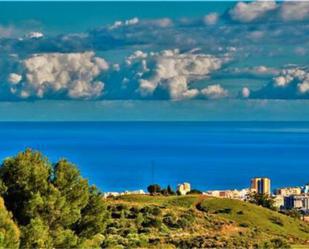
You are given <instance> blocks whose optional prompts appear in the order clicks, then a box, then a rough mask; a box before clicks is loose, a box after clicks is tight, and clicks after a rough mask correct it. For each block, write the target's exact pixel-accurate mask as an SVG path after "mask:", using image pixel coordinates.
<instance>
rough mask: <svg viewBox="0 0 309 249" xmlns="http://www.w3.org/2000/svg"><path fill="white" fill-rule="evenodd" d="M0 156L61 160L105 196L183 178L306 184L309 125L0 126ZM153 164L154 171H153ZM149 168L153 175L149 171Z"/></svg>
mask: <svg viewBox="0 0 309 249" xmlns="http://www.w3.org/2000/svg"><path fill="white" fill-rule="evenodd" d="M0 137H1V140H0V157H1V158H5V157H7V156H10V155H14V154H15V153H17V152H18V151H20V150H23V149H25V148H26V147H31V148H34V149H38V150H40V151H42V152H43V153H44V154H45V155H47V156H48V157H49V158H50V160H51V161H52V162H55V161H56V160H57V159H59V158H62V157H65V158H68V159H69V160H71V161H72V162H74V163H75V164H76V165H77V166H78V167H79V169H80V170H81V172H82V174H83V175H84V176H85V177H87V178H88V179H89V181H90V183H93V184H96V185H97V186H99V188H100V189H101V190H103V191H121V190H134V189H141V188H142V189H146V187H147V185H148V184H150V183H151V182H152V180H154V181H155V182H156V183H159V184H161V185H167V184H171V185H172V186H175V185H176V184H177V183H180V182H183V181H188V182H190V183H191V184H192V187H194V188H198V189H201V190H207V189H227V188H243V187H248V185H249V181H250V178H251V177H253V176H268V177H270V178H271V180H272V185H273V187H278V186H285V185H301V184H304V183H306V182H309V167H308V166H309V157H308V154H309V123H303V122H297V123H294V122H283V123H276V122H215V123H213V122H211V123H203V122H202V123H200V122H98V123H94V122H68V123H63V122H59V123H57V122H46V123H41V122H37V123H29V122H27V123H23V122H19V123H11V122H10V123H0ZM151 165H153V167H152V166H151ZM152 168H153V170H152Z"/></svg>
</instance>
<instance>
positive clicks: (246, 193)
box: [104, 177, 309, 222]
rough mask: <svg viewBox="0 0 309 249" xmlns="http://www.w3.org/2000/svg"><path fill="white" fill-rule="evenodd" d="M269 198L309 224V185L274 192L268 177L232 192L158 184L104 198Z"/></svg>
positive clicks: (183, 185)
mask: <svg viewBox="0 0 309 249" xmlns="http://www.w3.org/2000/svg"><path fill="white" fill-rule="evenodd" d="M254 193H256V194H259V195H264V196H268V197H269V198H271V200H272V205H273V207H274V208H276V209H277V210H279V211H281V212H289V211H291V210H293V211H297V212H298V213H299V214H300V215H301V217H302V218H303V219H304V220H305V221H308V222H309V183H308V184H305V185H304V186H297V187H282V188H277V189H275V190H274V191H272V190H271V180H270V178H268V177H254V178H252V179H251V182H250V186H249V187H248V188H244V189H230V190H208V191H205V192H202V191H199V190H196V189H192V188H191V184H190V183H188V182H184V183H181V184H178V185H177V188H176V192H174V191H173V190H171V187H170V186H168V187H167V189H161V187H160V186H159V185H158V184H153V185H150V186H149V187H148V192H145V191H144V190H136V191H124V192H105V193H104V198H108V197H116V196H120V195H132V194H135V195H147V194H163V195H170V194H177V195H187V194H201V195H205V196H209V197H217V198H228V199H237V200H241V201H248V200H249V197H250V196H251V195H252V194H254Z"/></svg>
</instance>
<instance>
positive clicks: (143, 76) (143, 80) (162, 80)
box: [126, 49, 228, 100]
mask: <svg viewBox="0 0 309 249" xmlns="http://www.w3.org/2000/svg"><path fill="white" fill-rule="evenodd" d="M226 61H228V58H226V57H223V58H218V57H214V56H212V55H207V54H201V53H197V54H196V53H190V52H188V53H180V52H179V50H177V49H175V50H164V51H161V52H155V53H153V52H151V53H144V52H141V51H137V52H135V53H134V54H133V55H132V56H129V57H128V58H127V61H126V63H127V65H130V66H131V67H133V68H135V69H136V74H135V76H136V77H137V78H138V82H139V86H138V92H139V93H140V94H141V95H142V96H144V97H146V96H152V95H153V93H154V92H155V91H156V90H161V91H165V92H167V93H168V95H169V97H170V98H171V99H174V100H181V99H187V98H194V97H196V96H198V95H199V94H200V91H199V90H198V89H196V88H191V86H190V84H191V83H192V82H194V81H197V80H199V79H203V78H207V77H208V76H209V75H210V74H211V73H212V72H213V71H215V70H218V69H220V68H221V67H222V65H223V64H224V63H225V62H226Z"/></svg>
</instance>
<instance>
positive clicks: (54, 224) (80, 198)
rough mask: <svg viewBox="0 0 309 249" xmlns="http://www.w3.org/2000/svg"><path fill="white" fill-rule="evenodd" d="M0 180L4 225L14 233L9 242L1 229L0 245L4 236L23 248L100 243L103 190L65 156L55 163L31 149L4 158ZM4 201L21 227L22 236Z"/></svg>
mask: <svg viewBox="0 0 309 249" xmlns="http://www.w3.org/2000/svg"><path fill="white" fill-rule="evenodd" d="M0 183H1V184H0V186H1V188H0V190H1V195H2V197H3V199H4V203H3V201H2V203H1V201H0V226H3V227H5V228H6V229H7V230H8V231H9V233H10V234H12V235H11V236H10V237H11V241H10V242H8V241H7V238H6V237H3V236H4V235H2V234H1V230H0V246H1V243H2V242H3V245H8V246H6V247H10V248H11V247H12V248H14V247H18V246H19V243H20V247H22V248H76V247H91V248H99V247H100V244H101V243H102V241H103V239H104V236H103V233H104V229H105V227H104V224H105V222H104V221H105V219H106V218H107V216H106V212H107V211H106V207H105V205H104V202H103V200H102V195H101V193H100V192H99V191H98V190H97V189H96V188H95V187H91V186H89V184H88V182H87V180H86V179H84V178H82V177H81V175H80V172H79V171H78V169H77V168H76V167H75V165H73V164H72V163H70V162H68V161H67V160H64V159H63V160H60V161H58V162H57V163H56V164H54V165H53V164H51V163H50V162H49V161H48V159H47V158H46V157H44V156H43V155H42V154H41V153H39V152H37V151H32V150H30V149H27V150H25V151H24V152H21V153H18V154H17V155H16V156H14V157H11V158H8V159H6V160H5V161H4V162H3V163H2V166H1V168H0ZM4 204H5V206H6V208H7V209H8V210H9V211H10V212H11V213H12V215H13V217H12V218H13V219H14V220H15V221H16V223H17V226H18V227H19V228H20V231H21V235H20V241H19V229H18V228H17V226H16V225H15V224H14V222H13V221H12V220H10V219H9V218H10V217H9V213H8V212H7V211H6V210H5V207H4ZM1 205H2V206H1ZM1 212H3V214H2V213H1ZM3 217H4V218H3ZM1 222H2V223H1ZM0 228H1V227H0ZM14 241H15V242H14Z"/></svg>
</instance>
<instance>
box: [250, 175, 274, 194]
mask: <svg viewBox="0 0 309 249" xmlns="http://www.w3.org/2000/svg"><path fill="white" fill-rule="evenodd" d="M251 191H252V192H256V193H259V194H267V195H270V179H269V178H267V177H255V178H252V179H251Z"/></svg>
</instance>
